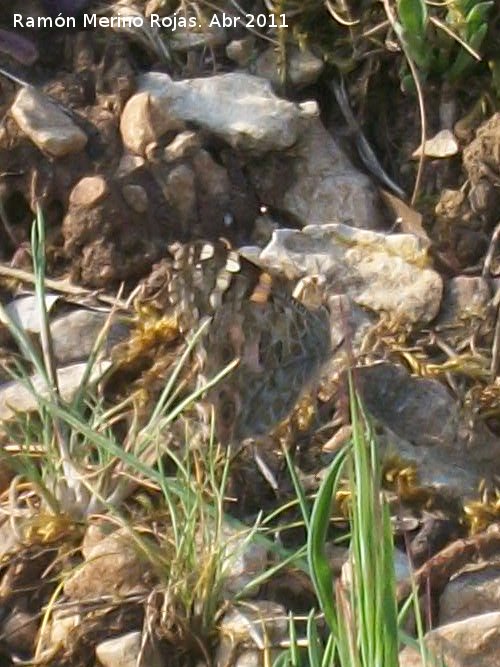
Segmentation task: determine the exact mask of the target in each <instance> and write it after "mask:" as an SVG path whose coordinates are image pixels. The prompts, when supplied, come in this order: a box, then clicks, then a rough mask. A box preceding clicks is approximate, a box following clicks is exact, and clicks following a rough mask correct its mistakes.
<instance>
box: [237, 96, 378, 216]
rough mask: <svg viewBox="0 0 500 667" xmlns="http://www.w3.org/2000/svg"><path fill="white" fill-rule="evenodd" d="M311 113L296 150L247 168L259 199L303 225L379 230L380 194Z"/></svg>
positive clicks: (301, 129) (305, 122) (303, 125)
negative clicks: (338, 224)
mask: <svg viewBox="0 0 500 667" xmlns="http://www.w3.org/2000/svg"><path fill="white" fill-rule="evenodd" d="M303 113H304V114H305V113H306V110H305V109H304V112H303ZM308 114H309V117H308V118H304V119H303V121H302V126H301V128H300V131H299V132H298V135H299V140H298V141H297V143H296V145H294V147H293V152H292V151H290V152H289V153H288V154H280V155H275V156H274V157H272V156H269V157H266V160H265V161H264V160H260V161H255V162H254V163H253V164H250V165H249V167H248V171H249V174H250V176H251V179H252V182H253V183H254V186H255V188H256V190H257V192H258V193H259V195H260V199H261V201H263V202H265V203H266V204H267V205H270V206H273V207H275V208H277V209H279V210H282V211H284V212H286V213H288V214H289V215H291V216H293V217H295V218H297V220H298V221H299V222H300V223H301V224H302V225H307V224H314V225H324V224H327V223H330V222H342V223H345V224H348V225H352V226H353V227H361V228H366V229H376V228H380V227H381V215H380V212H379V210H378V194H377V191H376V189H375V187H374V186H373V184H372V182H371V181H370V179H369V178H368V177H367V176H365V175H364V174H362V173H361V172H360V171H358V170H357V169H355V168H354V167H353V165H352V164H351V162H350V161H349V159H348V158H347V156H346V155H345V154H344V152H343V151H342V150H341V149H340V147H339V146H338V145H337V143H336V142H335V140H334V139H333V138H332V136H331V135H330V134H329V133H328V132H327V130H326V129H325V128H324V126H323V125H322V123H321V121H320V120H319V118H317V117H316V118H315V117H311V113H310V111H308Z"/></svg>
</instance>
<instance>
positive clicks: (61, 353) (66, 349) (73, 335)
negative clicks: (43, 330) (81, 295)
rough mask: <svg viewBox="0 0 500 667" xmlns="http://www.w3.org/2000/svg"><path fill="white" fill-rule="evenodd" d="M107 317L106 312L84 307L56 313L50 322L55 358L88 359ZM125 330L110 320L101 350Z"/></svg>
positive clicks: (62, 360) (123, 335)
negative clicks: (61, 313)
mask: <svg viewBox="0 0 500 667" xmlns="http://www.w3.org/2000/svg"><path fill="white" fill-rule="evenodd" d="M107 319H108V313H103V312H99V311H95V310H87V309H86V308H81V309H78V310H74V311H72V312H69V313H66V314H65V315H61V316H60V317H57V318H56V319H55V320H54V321H53V322H52V323H51V325H50V331H51V334H52V347H53V350H54V356H55V359H56V362H57V363H58V364H60V365H64V364H70V363H74V362H76V361H83V360H86V359H88V357H89V356H90V353H91V352H92V349H93V347H94V345H95V342H96V339H97V337H98V336H99V334H100V333H101V331H102V330H103V328H104V325H105V324H106V321H107ZM127 334H128V328H127V327H126V326H125V325H122V324H120V323H119V322H113V323H112V324H111V326H110V329H109V332H108V335H107V336H106V340H105V342H104V345H103V348H104V350H106V351H109V350H110V349H111V348H112V347H113V345H115V344H116V343H118V342H120V341H121V340H124V339H125V338H126V337H127Z"/></svg>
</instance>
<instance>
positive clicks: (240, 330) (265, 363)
mask: <svg viewBox="0 0 500 667" xmlns="http://www.w3.org/2000/svg"><path fill="white" fill-rule="evenodd" d="M170 252H171V258H168V259H164V260H162V262H160V263H159V264H157V265H156V266H155V267H154V269H153V272H152V274H151V275H150V276H149V278H148V279H147V280H146V281H144V282H143V283H142V285H141V290H140V293H139V294H140V300H141V301H143V302H144V301H147V302H150V303H153V304H154V306H155V307H156V308H159V309H162V310H166V311H168V310H171V309H174V311H175V313H176V315H177V318H178V322H179V327H180V329H181V331H183V332H184V333H186V334H188V333H189V332H192V331H194V330H196V329H197V328H198V327H199V325H200V323H201V321H202V320H203V318H205V317H211V318H212V321H211V323H210V325H209V329H208V333H207V334H206V335H205V337H204V338H203V339H202V341H201V343H200V345H199V350H198V355H199V358H200V359H201V374H200V380H201V381H204V380H205V379H207V378H212V377H214V376H215V375H216V374H217V373H218V372H219V371H220V370H222V369H223V368H225V367H226V366H227V364H228V363H230V362H231V361H232V360H233V359H235V358H238V359H239V363H238V365H237V366H236V368H235V369H234V370H233V371H232V372H231V373H230V374H229V375H228V376H226V377H225V378H224V379H223V380H222V381H221V382H219V383H218V384H217V385H216V386H215V387H214V388H212V389H210V390H209V391H208V392H207V395H206V401H207V402H208V403H209V404H211V405H213V406H214V408H215V415H216V432H217V436H218V438H219V440H220V441H221V442H222V443H225V444H227V443H231V442H233V443H235V442H241V440H243V439H244V438H247V437H255V436H259V435H263V434H265V433H268V432H269V431H271V430H272V428H273V427H274V426H276V425H277V424H278V423H279V422H281V421H282V420H283V419H285V418H286V417H287V416H288V414H289V413H290V412H291V410H292V409H293V407H294V405H295V404H296V402H297V400H298V399H299V398H300V396H301V394H302V393H303V391H304V390H305V389H306V388H307V387H308V386H309V385H310V383H311V381H312V380H313V379H314V377H315V376H316V375H317V372H318V369H319V367H320V366H321V364H322V363H323V362H324V361H325V360H326V359H327V358H328V356H329V354H330V351H331V342H330V322H329V314H328V311H327V310H326V308H323V307H319V308H317V309H314V310H313V309H309V308H307V307H306V306H305V305H303V304H302V303H301V302H300V301H298V300H297V299H295V298H294V297H293V295H292V291H293V287H294V285H293V283H292V282H291V281H288V280H286V279H285V278H283V277H281V276H277V275H272V274H271V273H269V272H267V271H264V270H262V269H261V268H259V267H258V266H257V265H256V264H254V263H253V262H251V261H249V260H248V259H245V258H244V257H242V256H241V255H240V254H239V253H238V252H237V251H235V250H232V249H231V248H230V247H228V245H227V244H226V243H225V242H223V241H219V242H217V243H208V242H201V241H200V242H193V243H188V244H183V245H181V244H176V245H174V246H172V247H171V248H170Z"/></svg>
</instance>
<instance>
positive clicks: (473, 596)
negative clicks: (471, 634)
mask: <svg viewBox="0 0 500 667" xmlns="http://www.w3.org/2000/svg"><path fill="white" fill-rule="evenodd" d="M499 608H500V565H499V564H492V565H490V566H488V567H486V568H481V569H479V570H477V571H469V572H462V573H461V574H459V575H458V576H456V577H455V578H454V579H452V581H450V582H449V583H448V584H447V585H446V588H445V589H444V591H443V594H442V595H441V598H440V600H439V623H440V625H444V624H446V623H452V622H454V621H460V620H463V619H464V618H468V617H470V616H475V615H477V614H484V613H485V612H493V611H497V610H498V609H499Z"/></svg>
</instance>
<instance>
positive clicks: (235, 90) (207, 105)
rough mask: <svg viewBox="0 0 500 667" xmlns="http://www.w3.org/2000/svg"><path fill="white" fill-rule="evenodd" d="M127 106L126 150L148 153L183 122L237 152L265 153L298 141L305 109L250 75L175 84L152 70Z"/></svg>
mask: <svg viewBox="0 0 500 667" xmlns="http://www.w3.org/2000/svg"><path fill="white" fill-rule="evenodd" d="M138 83H139V88H138V92H137V94H136V95H134V96H133V97H132V98H130V100H129V101H128V102H127V104H126V106H125V108H124V110H123V113H122V118H121V124H120V129H121V132H122V137H123V141H124V144H125V145H126V147H127V148H128V149H129V150H130V151H132V152H135V153H139V154H141V153H143V152H144V150H145V148H146V146H147V144H148V143H152V142H154V141H157V140H158V139H159V137H160V136H162V135H163V134H164V133H165V132H167V130H173V129H176V128H180V127H181V126H182V125H183V124H184V123H194V124H195V125H197V126H199V127H201V128H204V129H205V130H208V131H209V132H212V133H213V134H215V135H216V136H218V137H219V138H221V139H223V140H225V141H227V143H228V144H230V145H231V146H233V147H234V148H238V149H241V150H247V151H254V152H258V153H265V152H267V151H270V150H283V149H284V148H288V147H290V146H292V145H293V144H294V143H295V141H296V140H297V136H298V130H299V120H300V117H301V113H302V112H301V109H300V107H299V106H298V105H296V104H293V103H292V102H288V101H286V100H283V99H280V98H279V97H277V96H276V95H275V94H274V93H273V91H272V88H271V84H270V83H269V82H268V81H265V80H264V79H261V78H258V77H255V76H251V75H249V74H245V73H237V72H235V73H229V74H220V75H216V76H212V77H209V78H199V79H184V80H183V81H173V80H172V79H171V78H170V77H169V76H168V75H167V74H162V73H160V72H150V73H148V74H144V75H142V76H141V77H140V78H139V82H138Z"/></svg>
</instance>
